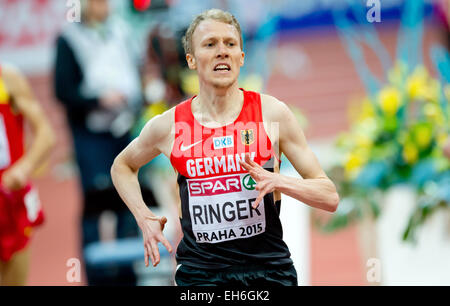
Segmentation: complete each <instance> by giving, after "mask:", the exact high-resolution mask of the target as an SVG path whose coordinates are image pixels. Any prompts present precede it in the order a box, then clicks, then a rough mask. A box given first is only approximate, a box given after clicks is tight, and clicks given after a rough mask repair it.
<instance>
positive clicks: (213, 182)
mask: <svg viewBox="0 0 450 306" xmlns="http://www.w3.org/2000/svg"><path fill="white" fill-rule="evenodd" d="M188 187H189V195H190V196H191V197H196V196H197V197H198V196H211V195H217V194H224V193H230V192H239V191H242V187H241V179H240V176H239V175H231V176H221V177H214V178H210V179H201V180H188Z"/></svg>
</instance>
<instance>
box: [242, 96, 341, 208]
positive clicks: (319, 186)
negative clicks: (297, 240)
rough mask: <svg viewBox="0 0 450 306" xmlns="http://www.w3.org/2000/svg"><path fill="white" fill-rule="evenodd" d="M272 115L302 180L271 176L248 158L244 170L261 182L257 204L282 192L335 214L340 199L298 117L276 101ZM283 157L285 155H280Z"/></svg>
mask: <svg viewBox="0 0 450 306" xmlns="http://www.w3.org/2000/svg"><path fill="white" fill-rule="evenodd" d="M272 99H274V98H272ZM268 104H269V109H270V113H272V114H276V115H275V116H276V117H275V118H274V119H275V120H274V121H275V122H278V123H279V129H280V130H279V145H280V152H283V153H284V154H285V155H286V157H287V158H288V160H289V161H290V162H291V164H292V165H293V166H294V168H295V169H296V170H297V172H298V173H299V174H300V175H301V176H302V178H293V177H287V176H285V175H282V174H279V173H274V172H269V171H267V170H265V169H263V168H262V167H261V166H260V165H258V164H257V163H255V162H253V161H251V160H250V159H249V158H246V162H245V163H242V166H243V167H244V168H245V169H246V170H248V171H249V173H250V175H251V176H252V177H253V178H254V179H255V181H256V182H257V185H256V189H257V190H259V191H260V193H259V196H258V198H257V199H256V201H255V202H254V207H257V206H258V205H259V202H260V201H261V200H262V199H263V197H264V195H266V194H268V193H270V192H273V191H275V190H278V191H280V192H282V193H284V194H286V195H288V196H290V197H293V198H295V199H297V200H299V201H301V202H303V203H305V204H308V205H309V206H312V207H315V208H319V209H323V210H326V211H330V212H334V211H336V209H337V206H338V203H339V195H338V193H337V191H336V187H335V185H334V184H333V182H332V181H331V180H330V179H329V178H328V176H327V175H326V174H325V172H324V171H323V170H322V168H321V166H320V164H319V162H318V160H317V158H316V156H315V155H314V153H313V152H312V151H311V149H310V148H309V147H308V145H307V142H306V138H305V136H304V134H303V131H302V129H301V127H300V125H299V123H298V122H297V120H296V118H295V116H294V114H293V113H292V112H291V111H290V109H289V108H288V107H287V106H286V104H284V103H282V102H280V101H278V100H276V101H275V103H268ZM280 155H281V154H280Z"/></svg>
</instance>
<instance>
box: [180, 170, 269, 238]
mask: <svg viewBox="0 0 450 306" xmlns="http://www.w3.org/2000/svg"><path fill="white" fill-rule="evenodd" d="M187 184H188V194H189V213H190V216H191V223H192V231H193V232H194V236H195V239H196V241H197V242H198V243H218V242H223V241H229V240H234V239H240V238H249V237H252V236H255V235H259V234H262V233H264V232H265V230H266V216H265V211H264V200H263V201H261V202H260V204H259V206H258V208H256V209H253V208H252V204H253V202H254V201H255V200H256V198H257V196H258V194H259V191H257V190H255V185H256V182H255V181H254V180H253V179H252V178H251V176H250V175H249V174H246V173H244V174H233V175H225V176H216V177H213V178H205V179H188V180H187Z"/></svg>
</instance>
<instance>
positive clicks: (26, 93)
mask: <svg viewBox="0 0 450 306" xmlns="http://www.w3.org/2000/svg"><path fill="white" fill-rule="evenodd" d="M3 79H4V82H5V84H6V87H7V88H8V90H9V92H10V95H11V100H12V106H13V108H14V109H15V110H16V111H17V112H18V113H21V114H22V115H23V117H24V119H25V121H27V122H29V123H30V126H31V129H32V132H33V134H34V135H33V136H34V137H33V142H32V144H31V147H30V149H29V150H28V151H27V152H26V153H25V154H24V155H23V156H22V158H20V159H19V160H18V161H17V162H16V163H15V164H14V165H13V166H12V167H11V168H9V169H8V171H6V172H5V173H4V174H3V184H4V185H5V187H6V188H7V189H10V190H16V189H20V188H22V187H23V186H24V185H25V184H26V182H27V181H28V180H29V178H30V176H31V174H32V173H33V171H34V170H36V169H37V168H38V167H39V165H40V164H41V163H42V161H43V160H44V159H45V157H46V156H48V153H49V152H50V150H51V148H52V147H53V145H54V144H55V135H54V133H53V130H52V128H51V126H50V124H49V122H48V120H47V118H46V116H45V114H44V112H43V110H42V108H41V106H40V105H39V103H38V102H37V101H36V100H35V98H34V97H33V94H32V91H31V88H30V86H29V85H28V82H27V80H26V79H25V77H24V76H23V75H22V74H21V73H20V72H19V71H18V70H16V69H14V68H12V67H7V66H5V67H4V69H3Z"/></svg>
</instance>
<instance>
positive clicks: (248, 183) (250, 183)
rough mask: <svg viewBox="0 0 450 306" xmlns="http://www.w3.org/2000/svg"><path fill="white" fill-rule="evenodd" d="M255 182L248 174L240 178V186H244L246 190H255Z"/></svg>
mask: <svg viewBox="0 0 450 306" xmlns="http://www.w3.org/2000/svg"><path fill="white" fill-rule="evenodd" d="M255 185H256V182H255V180H254V179H253V178H252V177H251V176H250V174H247V175H246V176H244V177H243V178H242V186H244V188H245V189H247V190H255Z"/></svg>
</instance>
